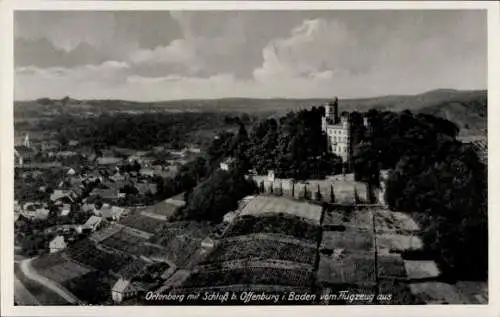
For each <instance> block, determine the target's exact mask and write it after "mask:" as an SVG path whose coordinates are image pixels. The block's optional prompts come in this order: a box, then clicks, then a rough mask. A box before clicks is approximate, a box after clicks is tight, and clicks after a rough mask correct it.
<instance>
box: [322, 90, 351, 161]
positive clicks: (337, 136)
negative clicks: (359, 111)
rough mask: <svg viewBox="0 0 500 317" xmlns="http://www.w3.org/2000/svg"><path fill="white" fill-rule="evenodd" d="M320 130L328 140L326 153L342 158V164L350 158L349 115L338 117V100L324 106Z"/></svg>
mask: <svg viewBox="0 0 500 317" xmlns="http://www.w3.org/2000/svg"><path fill="white" fill-rule="evenodd" d="M321 119H322V122H321V128H322V130H323V131H324V132H325V133H326V135H327V138H328V151H330V152H331V153H334V154H336V155H338V156H340V157H341V158H342V161H343V162H344V163H348V162H350V158H351V152H352V151H351V146H352V145H351V125H350V120H349V114H343V115H339V106H338V98H335V99H334V101H333V102H330V103H328V104H326V105H325V116H324V117H323V118H321Z"/></svg>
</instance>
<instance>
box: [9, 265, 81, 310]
mask: <svg viewBox="0 0 500 317" xmlns="http://www.w3.org/2000/svg"><path fill="white" fill-rule="evenodd" d="M32 260H33V258H31V259H27V260H23V261H21V263H20V265H19V268H20V269H21V271H22V272H23V274H24V275H25V276H26V277H27V278H29V279H31V280H34V281H36V282H38V283H40V284H42V285H43V286H45V287H46V288H48V289H50V290H52V291H53V292H55V293H57V294H58V295H59V296H61V297H62V298H64V299H65V300H66V301H68V302H69V303H71V304H79V303H80V301H79V300H78V298H76V297H75V296H74V295H73V294H71V293H70V292H68V291H67V290H66V289H64V288H63V287H62V286H61V285H59V284H58V283H55V282H54V281H51V280H49V279H47V278H45V277H43V276H41V275H39V274H38V273H37V272H36V271H35V270H34V269H33V267H32V266H31V261H32Z"/></svg>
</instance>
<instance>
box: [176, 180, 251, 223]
mask: <svg viewBox="0 0 500 317" xmlns="http://www.w3.org/2000/svg"><path fill="white" fill-rule="evenodd" d="M254 186H255V185H254V183H253V182H252V181H249V180H246V179H245V178H244V177H243V176H242V175H241V174H238V173H235V172H227V171H223V170H218V171H216V172H214V173H213V174H212V175H210V176H209V177H208V178H207V179H206V180H204V181H203V182H201V183H200V184H199V185H198V186H196V187H195V188H194V189H193V192H192V194H191V195H190V196H189V197H188V198H189V199H188V201H187V204H186V207H185V209H184V210H182V216H181V218H183V219H192V220H208V221H212V222H220V221H221V220H222V217H223V216H224V214H226V213H227V212H229V211H231V210H234V209H236V208H237V207H238V201H239V200H240V199H241V198H243V197H245V196H247V195H249V194H252V193H254V192H255V187H254Z"/></svg>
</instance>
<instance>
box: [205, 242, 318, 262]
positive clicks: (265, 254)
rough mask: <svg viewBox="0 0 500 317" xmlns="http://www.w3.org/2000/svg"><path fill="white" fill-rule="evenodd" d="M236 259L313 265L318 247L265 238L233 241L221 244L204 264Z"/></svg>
mask: <svg viewBox="0 0 500 317" xmlns="http://www.w3.org/2000/svg"><path fill="white" fill-rule="evenodd" d="M235 259H263V260H265V259H276V260H284V261H292V262H298V263H306V264H311V265H312V264H313V263H314V261H315V259H316V246H315V245H311V246H304V245H303V244H299V243H293V242H281V241H279V240H278V241H277V240H274V239H265V238H254V239H251V240H248V239H245V240H243V241H237V240H234V239H231V240H229V241H223V242H221V243H220V244H219V245H218V246H217V248H216V249H215V250H214V251H213V252H212V253H211V254H210V256H209V257H208V258H207V259H206V260H205V261H204V262H205V263H210V262H223V261H229V260H235Z"/></svg>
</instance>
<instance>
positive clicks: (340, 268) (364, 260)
mask: <svg viewBox="0 0 500 317" xmlns="http://www.w3.org/2000/svg"><path fill="white" fill-rule="evenodd" d="M317 281H318V283H319V284H320V285H332V284H342V285H346V284H349V285H376V272H375V257H374V255H373V254H370V253H363V252H350V251H349V250H343V252H341V253H335V252H334V253H333V254H332V255H321V257H320V261H319V268H318V274H317Z"/></svg>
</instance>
